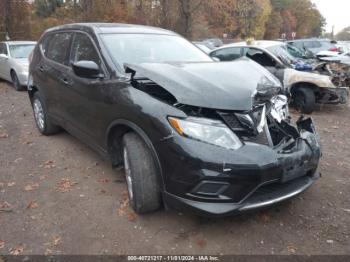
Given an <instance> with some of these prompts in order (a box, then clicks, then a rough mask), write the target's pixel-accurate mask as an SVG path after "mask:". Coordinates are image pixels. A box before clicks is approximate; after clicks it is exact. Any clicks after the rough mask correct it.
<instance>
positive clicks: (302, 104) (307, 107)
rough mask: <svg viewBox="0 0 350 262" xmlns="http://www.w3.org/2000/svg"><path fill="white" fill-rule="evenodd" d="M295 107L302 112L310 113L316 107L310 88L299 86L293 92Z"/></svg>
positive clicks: (313, 94)
mask: <svg viewBox="0 0 350 262" xmlns="http://www.w3.org/2000/svg"><path fill="white" fill-rule="evenodd" d="M292 98H293V101H294V104H295V107H296V108H297V109H298V110H300V111H301V112H302V113H304V114H311V113H312V112H313V111H314V110H315V107H316V97H315V93H314V91H313V90H312V89H311V88H307V87H300V88H297V89H296V90H295V91H294V92H293V97H292Z"/></svg>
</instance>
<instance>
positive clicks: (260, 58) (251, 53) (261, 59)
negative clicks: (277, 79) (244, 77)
mask: <svg viewBox="0 0 350 262" xmlns="http://www.w3.org/2000/svg"><path fill="white" fill-rule="evenodd" d="M246 57H248V58H250V59H252V60H253V61H255V62H257V63H258V64H260V65H262V66H268V67H274V66H276V61H275V60H273V59H272V57H270V56H269V55H268V54H266V53H264V52H263V51H261V50H259V49H255V48H249V49H248V50H247V53H246Z"/></svg>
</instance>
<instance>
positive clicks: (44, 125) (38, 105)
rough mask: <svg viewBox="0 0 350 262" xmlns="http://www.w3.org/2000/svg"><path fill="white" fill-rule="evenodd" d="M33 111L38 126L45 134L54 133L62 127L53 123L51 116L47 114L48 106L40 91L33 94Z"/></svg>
mask: <svg viewBox="0 0 350 262" xmlns="http://www.w3.org/2000/svg"><path fill="white" fill-rule="evenodd" d="M32 105H33V112H34V119H35V123H36V126H37V128H38V129H39V131H40V133H42V134H43V135H46V136H48V135H53V134H56V133H57V132H59V130H60V128H59V127H58V126H56V125H54V124H53V123H52V120H51V118H50V117H49V115H48V114H47V111H46V106H45V104H44V102H43V99H42V98H41V97H40V95H39V93H38V92H35V93H34V96H33V103H32Z"/></svg>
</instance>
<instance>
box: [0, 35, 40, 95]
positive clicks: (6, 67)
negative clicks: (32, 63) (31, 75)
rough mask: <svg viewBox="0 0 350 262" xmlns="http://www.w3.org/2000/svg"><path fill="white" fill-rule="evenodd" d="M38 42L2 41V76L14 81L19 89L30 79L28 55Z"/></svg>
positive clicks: (0, 71)
mask: <svg viewBox="0 0 350 262" xmlns="http://www.w3.org/2000/svg"><path fill="white" fill-rule="evenodd" d="M35 45H36V42H29V41H8V42H1V43H0V78H1V79H4V80H6V81H9V82H11V83H13V85H14V87H15V89H16V90H17V91H20V90H23V89H25V87H26V86H27V81H28V67H29V61H28V57H29V55H30V53H31V52H32V51H33V49H34V47H35Z"/></svg>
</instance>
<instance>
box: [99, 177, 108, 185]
mask: <svg viewBox="0 0 350 262" xmlns="http://www.w3.org/2000/svg"><path fill="white" fill-rule="evenodd" d="M97 182H99V183H104V184H105V183H109V179H107V178H101V179H99V180H97Z"/></svg>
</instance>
